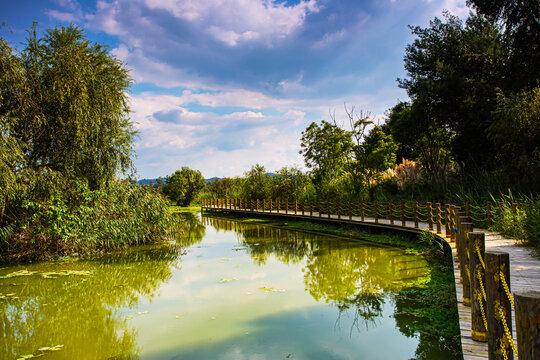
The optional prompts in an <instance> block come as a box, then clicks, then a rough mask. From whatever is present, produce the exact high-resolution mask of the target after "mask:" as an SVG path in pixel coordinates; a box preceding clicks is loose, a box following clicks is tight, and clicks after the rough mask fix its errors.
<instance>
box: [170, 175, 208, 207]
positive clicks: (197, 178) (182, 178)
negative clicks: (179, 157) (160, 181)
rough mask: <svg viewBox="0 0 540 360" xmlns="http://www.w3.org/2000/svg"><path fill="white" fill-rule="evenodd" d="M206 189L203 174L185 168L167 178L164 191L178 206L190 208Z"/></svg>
mask: <svg viewBox="0 0 540 360" xmlns="http://www.w3.org/2000/svg"><path fill="white" fill-rule="evenodd" d="M204 187H205V180H204V177H203V176H202V174H201V172H200V171H199V170H193V169H190V168H188V167H187V166H183V167H182V169H181V170H176V171H175V172H174V174H172V175H171V176H167V177H166V178H165V184H164V185H163V190H162V191H163V193H164V194H165V195H167V196H168V197H169V199H171V200H173V201H174V202H175V203H176V204H177V205H178V206H188V205H189V204H190V203H191V202H192V201H193V200H194V199H195V197H196V196H197V195H198V194H199V192H200V191H201V190H202V189H204Z"/></svg>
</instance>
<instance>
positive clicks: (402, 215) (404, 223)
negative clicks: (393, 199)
mask: <svg viewBox="0 0 540 360" xmlns="http://www.w3.org/2000/svg"><path fill="white" fill-rule="evenodd" d="M405 225H406V220H405V201H402V202H401V226H405Z"/></svg>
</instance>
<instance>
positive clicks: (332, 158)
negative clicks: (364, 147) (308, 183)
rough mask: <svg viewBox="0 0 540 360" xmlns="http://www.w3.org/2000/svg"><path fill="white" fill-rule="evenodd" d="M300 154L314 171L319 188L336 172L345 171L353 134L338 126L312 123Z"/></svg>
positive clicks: (304, 135) (314, 181)
mask: <svg viewBox="0 0 540 360" xmlns="http://www.w3.org/2000/svg"><path fill="white" fill-rule="evenodd" d="M300 146H301V148H302V150H300V154H302V155H303V156H304V161H305V163H306V166H307V167H308V168H310V169H312V175H313V183H314V184H315V186H318V185H319V184H321V183H322V182H324V181H326V180H327V179H330V178H331V177H332V176H333V174H335V173H336V172H340V171H343V170H344V169H345V165H346V163H347V158H348V157H349V156H350V152H351V150H352V147H353V143H352V139H351V134H350V133H349V132H347V131H345V130H343V129H341V128H340V127H338V126H337V125H334V124H331V123H329V122H327V121H324V120H323V121H322V122H321V125H318V124H317V123H315V122H312V123H311V124H310V125H309V126H308V127H307V128H306V129H305V130H304V131H303V132H302V138H301V143H300Z"/></svg>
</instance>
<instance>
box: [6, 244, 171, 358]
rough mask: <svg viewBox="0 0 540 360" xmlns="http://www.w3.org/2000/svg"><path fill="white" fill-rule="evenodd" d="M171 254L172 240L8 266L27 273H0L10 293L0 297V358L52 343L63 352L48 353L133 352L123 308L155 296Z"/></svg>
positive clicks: (119, 354) (123, 354) (135, 352)
mask: <svg viewBox="0 0 540 360" xmlns="http://www.w3.org/2000/svg"><path fill="white" fill-rule="evenodd" d="M178 255H179V249H178V247H176V246H148V247H144V248H139V249H137V250H132V251H129V252H125V253H118V254H110V255H106V256H105V257H103V258H101V259H99V260H96V261H91V260H89V261H68V262H52V263H40V264H35V265H32V264H30V265H28V266H24V267H23V266H19V267H12V268H10V269H9V274H14V273H15V275H17V274H24V271H27V272H28V273H30V274H31V275H26V276H13V277H8V278H4V279H0V293H2V294H3V295H10V294H14V295H11V296H9V297H8V298H7V299H3V300H0V314H1V315H0V331H1V333H2V336H1V337H0V358H1V359H16V358H18V357H19V356H22V355H28V354H34V355H39V354H45V353H47V351H38V349H40V348H44V347H52V346H56V345H62V350H61V351H58V352H54V353H47V355H48V356H50V357H51V358H54V359H107V358H110V357H113V358H114V357H116V358H122V359H132V358H138V356H139V352H140V347H139V346H138V345H137V341H136V338H137V330H136V328H135V327H133V326H132V325H131V323H130V322H129V321H127V320H126V310H128V309H133V308H135V307H136V306H137V304H138V303H139V301H140V300H141V298H143V297H144V298H151V297H153V296H154V295H155V293H156V291H157V289H159V287H160V286H161V284H162V283H163V282H166V281H167V280H168V279H169V278H170V276H171V267H170V266H169V265H170V263H171V262H172V261H174V260H176V259H177V258H178ZM6 270H7V269H5V270H0V275H3V276H5V275H7V272H6ZM21 271H22V272H21ZM17 272H19V273H17ZM16 297H18V299H17V298H16ZM14 298H15V299H14Z"/></svg>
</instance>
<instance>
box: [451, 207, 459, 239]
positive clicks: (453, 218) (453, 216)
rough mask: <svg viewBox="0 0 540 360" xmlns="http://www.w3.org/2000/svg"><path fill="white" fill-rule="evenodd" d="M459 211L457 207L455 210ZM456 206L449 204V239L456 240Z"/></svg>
mask: <svg viewBox="0 0 540 360" xmlns="http://www.w3.org/2000/svg"><path fill="white" fill-rule="evenodd" d="M457 211H459V209H458V210H457ZM456 216H457V215H456V206H455V205H450V241H451V242H455V241H456V230H457V217H456Z"/></svg>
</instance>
